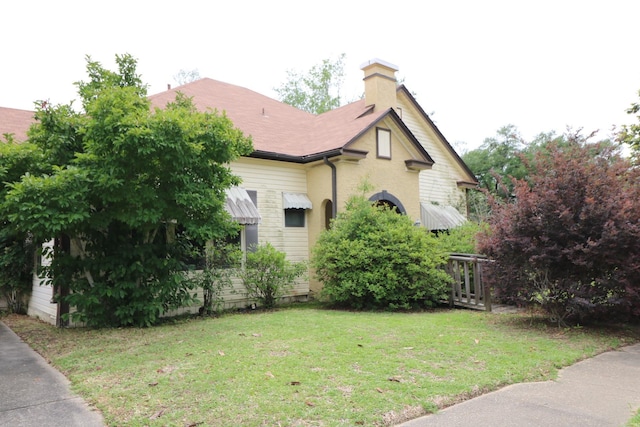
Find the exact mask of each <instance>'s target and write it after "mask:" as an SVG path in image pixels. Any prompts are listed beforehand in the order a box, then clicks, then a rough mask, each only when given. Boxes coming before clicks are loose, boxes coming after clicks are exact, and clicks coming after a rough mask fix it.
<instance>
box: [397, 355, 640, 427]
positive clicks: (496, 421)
mask: <svg viewBox="0 0 640 427" xmlns="http://www.w3.org/2000/svg"><path fill="white" fill-rule="evenodd" d="M639 407H640V344H636V345H633V346H628V347H624V348H622V349H620V350H619V351H611V352H607V353H603V354H600V355H598V356H596V357H594V358H592V359H588V360H584V361H582V362H579V363H576V364H575V365H572V366H569V367H567V368H564V369H562V370H561V371H560V373H559V376H558V379H557V380H555V381H546V382H539V383H525V384H515V385H511V386H508V387H505V388H503V389H500V390H498V391H495V392H492V393H488V394H485V395H482V396H479V397H476V398H474V399H471V400H468V401H466V402H463V403H460V404H458V405H454V406H451V407H449V408H446V409H444V410H442V411H440V412H438V413H437V414H433V415H427V416H425V417H421V418H418V419H415V420H412V421H409V422H406V423H404V424H401V427H428V426H438V427H454V426H474V427H488V426H491V427H496V426H503V427H506V426H514V427H516V426H517V427H529V426H530V427H539V426H545V427H555V426H557V427H567V426H580V427H591V426H593V427H605V426H624V425H625V424H626V423H627V421H629V419H630V418H631V417H632V416H633V414H634V413H635V411H636V410H637V409H638V408H639Z"/></svg>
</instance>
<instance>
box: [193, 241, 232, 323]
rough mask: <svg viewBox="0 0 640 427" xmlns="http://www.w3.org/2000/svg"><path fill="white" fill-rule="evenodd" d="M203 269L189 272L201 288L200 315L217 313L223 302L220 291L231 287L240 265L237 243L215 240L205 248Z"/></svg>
mask: <svg viewBox="0 0 640 427" xmlns="http://www.w3.org/2000/svg"><path fill="white" fill-rule="evenodd" d="M204 256H205V266H204V269H203V270H199V271H196V272H193V273H191V277H192V279H193V280H194V283H195V287H196V288H201V289H202V294H203V301H202V306H201V307H200V310H199V312H200V314H201V315H211V314H215V313H218V312H219V311H220V310H221V308H222V304H223V301H224V300H223V298H222V293H223V292H224V289H225V288H231V287H232V280H231V278H232V277H233V275H234V274H236V273H237V271H238V270H237V269H238V267H239V266H240V262H241V259H242V251H241V250H240V248H239V247H238V246H237V245H234V244H229V243H227V242H226V241H225V240H215V241H213V242H212V243H211V244H209V245H207V247H206V249H205V254H204Z"/></svg>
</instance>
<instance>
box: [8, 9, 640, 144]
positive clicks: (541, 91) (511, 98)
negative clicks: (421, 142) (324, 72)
mask: <svg viewBox="0 0 640 427" xmlns="http://www.w3.org/2000/svg"><path fill="white" fill-rule="evenodd" d="M0 16H2V23H1V24H0V40H1V42H0V53H1V55H0V58H2V61H1V62H2V65H1V66H0V106H2V107H9V108H19V109H33V105H34V102H35V101H37V100H49V101H50V102H52V103H54V104H58V103H60V104H66V103H68V102H69V101H71V100H73V99H74V98H76V87H75V86H74V84H73V83H74V82H76V81H80V80H86V79H87V76H86V73H85V65H86V61H85V57H86V55H90V56H91V58H92V59H93V60H96V61H99V62H101V63H102V64H103V65H104V66H105V67H107V68H110V69H112V68H113V67H114V65H115V62H114V58H115V55H116V54H124V53H129V54H131V55H133V56H134V57H135V58H137V60H138V71H139V73H140V74H141V75H142V79H143V81H144V82H146V83H147V84H148V85H149V94H153V93H157V92H161V91H163V90H166V88H167V84H171V85H172V86H176V82H175V80H174V76H175V75H176V74H177V73H178V72H179V71H180V70H197V71H198V73H199V74H200V76H201V77H209V78H212V79H216V80H220V81H224V82H227V83H231V84H235V85H239V86H243V87H246V88H249V89H252V90H254V91H256V92H259V93H262V94H264V95H267V96H270V97H273V98H277V94H276V92H275V91H274V88H276V87H279V86H280V85H281V84H282V83H284V82H285V81H286V80H287V71H294V72H298V73H306V72H307V71H308V70H309V69H311V67H313V66H314V65H316V64H320V63H321V62H322V61H323V60H324V59H329V60H332V61H334V60H336V59H337V58H338V57H339V56H340V55H341V54H343V53H344V54H345V63H344V71H345V79H344V83H343V86H342V89H341V96H342V98H343V100H345V101H351V100H355V99H358V98H359V97H360V96H361V95H362V93H363V91H364V85H363V82H362V77H363V74H362V71H361V69H360V66H361V65H362V64H363V63H364V62H366V61H369V60H370V59H373V58H379V59H382V60H384V61H386V62H390V63H392V64H394V65H396V66H397V67H398V68H399V71H398V73H397V76H398V78H399V79H401V81H402V82H403V83H404V84H405V85H406V87H407V88H408V89H409V90H410V91H411V92H412V93H414V95H415V96H416V99H417V100H418V102H419V103H420V105H421V106H422V108H423V109H424V110H425V111H426V112H427V113H428V114H430V116H431V118H432V119H433V120H434V122H435V124H436V125H437V126H438V128H439V129H440V131H441V132H442V133H443V134H444V136H445V137H446V138H447V140H448V141H449V142H450V143H451V144H452V145H454V147H456V148H457V149H458V151H459V152H461V153H462V152H464V151H466V150H470V149H474V148H477V147H478V146H480V144H481V143H482V142H483V141H484V139H485V138H487V137H492V136H494V135H496V132H497V130H498V129H500V128H501V127H503V126H505V125H508V124H512V125H515V126H516V127H517V128H518V130H519V131H520V133H521V136H522V137H523V138H524V139H525V140H527V141H530V140H531V139H533V138H534V137H535V136H536V135H537V134H539V133H540V132H550V131H554V132H556V133H557V134H562V133H564V132H565V131H566V130H567V129H568V128H571V129H573V130H578V129H583V133H585V134H586V133H590V132H592V131H595V130H598V131H599V132H598V134H597V135H598V136H599V137H602V138H605V137H610V136H611V135H613V132H614V131H612V129H613V126H617V127H619V126H620V125H623V124H629V123H635V122H636V121H637V119H636V117H635V116H631V115H629V114H627V113H626V109H627V108H628V107H629V106H630V105H631V103H633V102H637V101H638V100H639V97H638V90H640V52H639V51H638V46H639V41H640V33H638V24H637V23H638V17H639V16H640V1H637V0H607V1H606V2H605V1H595V0H594V1H588V0H586V1H585V0H581V1H574V0H552V1H548V0H537V1H513V0H509V1H502V0H484V1H476V0H458V1H456V0H447V1H445V0H442V1H433V0H420V1H416V0H395V1H393V2H391V1H389V0H367V1H361V0H340V1H336V0H322V1H318V2H304V1H299V0H298V1H284V0H271V1H264V0H256V1H253V0H246V1H242V0H227V1H224V2H222V1H215V0H209V1H195V0H181V1H168V0H154V1H146V0H128V1H123V0H110V1H108V2H107V1H101V2H97V1H90V0H81V1H74V0H56V1H50V0H21V1H10V2H3V3H2V5H0Z"/></svg>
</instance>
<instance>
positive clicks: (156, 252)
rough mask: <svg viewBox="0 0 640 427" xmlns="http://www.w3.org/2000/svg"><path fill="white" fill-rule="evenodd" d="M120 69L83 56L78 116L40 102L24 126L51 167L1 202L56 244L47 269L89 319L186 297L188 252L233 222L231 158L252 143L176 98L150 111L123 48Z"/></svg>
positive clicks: (150, 310) (153, 310) (141, 313)
mask: <svg viewBox="0 0 640 427" xmlns="http://www.w3.org/2000/svg"><path fill="white" fill-rule="evenodd" d="M116 63H117V67H118V70H117V71H111V70H108V69H105V68H104V67H103V66H102V65H101V64H100V63H98V62H95V61H92V60H91V58H89V57H88V58H87V73H88V76H89V79H88V81H83V82H78V83H76V85H77V87H78V93H79V96H80V99H81V101H82V107H83V111H80V112H76V111H75V110H74V109H73V108H72V105H71V104H70V105H59V106H52V105H49V104H47V103H45V102H43V103H41V104H40V105H39V107H38V108H37V111H36V119H37V122H36V124H35V125H34V126H33V127H32V128H31V130H30V132H29V137H30V140H31V142H32V143H33V144H35V145H36V146H37V147H39V149H40V150H41V152H42V153H43V155H44V156H45V158H46V159H47V161H48V162H49V164H50V168H51V172H50V173H48V174H44V175H40V174H38V175H35V174H31V175H26V176H23V177H22V179H21V180H20V181H18V182H15V183H13V184H12V185H11V189H10V191H9V192H8V194H7V197H6V200H5V202H4V205H3V208H4V209H5V213H6V215H7V218H8V219H9V220H10V221H11V222H12V224H14V225H15V226H16V228H17V229H19V230H21V231H25V232H30V233H32V234H33V235H34V236H35V237H36V238H37V239H38V240H39V241H45V240H48V239H52V238H57V239H58V243H59V244H58V245H56V246H55V249H54V254H53V261H52V264H51V267H50V270H49V273H50V277H52V280H53V284H54V286H55V287H57V288H60V289H63V288H68V290H69V295H68V296H66V297H64V299H65V302H67V303H69V304H70V305H72V306H74V307H75V308H76V309H77V311H76V312H75V313H74V316H75V317H76V318H77V319H78V320H80V321H84V322H86V323H88V324H89V325H94V326H101V325H149V324H152V323H153V322H155V321H156V320H157V319H158V317H159V316H160V315H161V314H162V313H163V312H166V311H167V310H170V309H172V308H176V307H178V306H180V305H182V304H184V303H186V302H187V301H188V300H189V290H190V285H189V282H188V281H187V280H186V279H185V275H184V274H183V272H182V270H183V269H184V262H183V260H184V259H185V256H186V254H187V253H189V249H190V248H191V247H192V246H194V245H195V246H199V245H202V244H203V242H205V241H207V240H210V239H213V238H220V237H223V236H224V235H225V234H227V233H229V232H231V231H232V229H233V226H232V225H231V222H230V220H229V217H228V215H227V214H226V212H225V210H224V201H225V189H226V188H228V187H229V186H232V185H235V184H237V183H238V182H239V179H238V178H237V177H236V176H234V175H233V174H232V173H231V171H230V169H229V166H228V165H229V162H231V161H232V160H234V159H236V158H237V157H238V156H241V155H246V154H249V153H250V152H251V151H252V145H251V140H250V139H249V138H247V137H245V136H243V135H242V133H241V132H240V130H238V129H236V128H234V126H233V124H232V123H231V122H230V120H229V119H228V118H226V117H225V116H224V115H222V114H218V113H217V112H198V111H197V110H196V108H195V106H194V105H193V103H192V102H191V100H190V99H188V98H186V97H184V96H182V95H178V96H177V97H176V99H175V101H173V102H171V103H169V104H168V105H167V106H166V108H164V109H152V108H151V106H150V102H149V100H148V99H147V97H146V86H145V85H144V84H143V83H142V81H141V79H140V76H139V75H138V74H137V73H136V65H137V61H136V60H135V59H134V58H133V57H131V56H130V55H121V56H120V55H119V56H116Z"/></svg>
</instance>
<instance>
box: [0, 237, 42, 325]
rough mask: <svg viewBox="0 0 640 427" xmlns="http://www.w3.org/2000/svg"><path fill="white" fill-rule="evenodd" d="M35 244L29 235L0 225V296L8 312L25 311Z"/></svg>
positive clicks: (29, 290)
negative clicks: (5, 303)
mask: <svg viewBox="0 0 640 427" xmlns="http://www.w3.org/2000/svg"><path fill="white" fill-rule="evenodd" d="M34 256H35V245H34V242H33V239H32V238H31V236H28V235H24V234H22V233H14V232H12V231H11V227H10V225H8V224H4V226H2V227H0V296H2V297H3V298H4V299H5V301H6V302H7V308H8V310H9V312H10V313H23V314H24V313H26V311H27V297H28V295H29V293H30V292H31V286H32V280H33V278H32V276H33V267H34Z"/></svg>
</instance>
